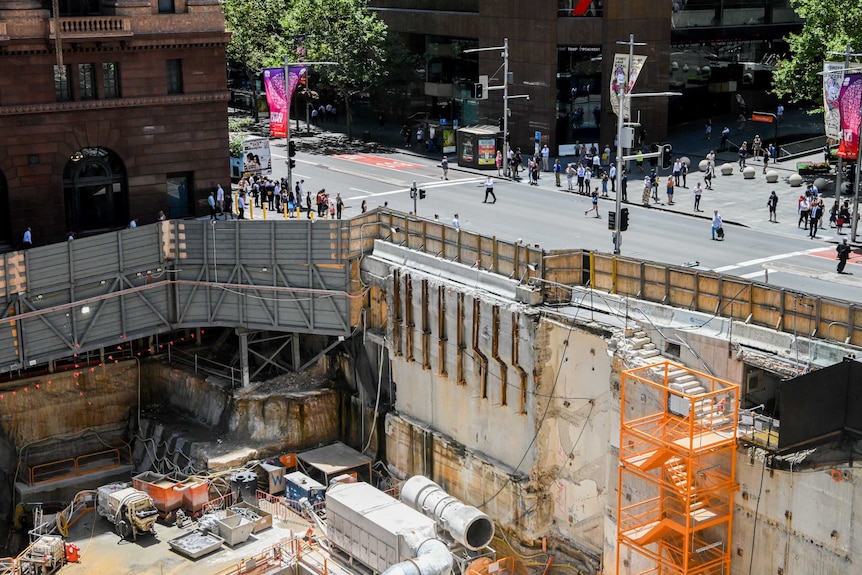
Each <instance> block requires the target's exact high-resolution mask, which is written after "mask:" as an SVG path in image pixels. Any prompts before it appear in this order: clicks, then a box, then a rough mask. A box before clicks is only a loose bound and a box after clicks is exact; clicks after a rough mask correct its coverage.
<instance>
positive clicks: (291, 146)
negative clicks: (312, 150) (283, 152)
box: [287, 140, 296, 158]
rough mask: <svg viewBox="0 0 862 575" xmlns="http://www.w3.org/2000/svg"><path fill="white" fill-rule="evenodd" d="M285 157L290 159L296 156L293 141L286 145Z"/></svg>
mask: <svg viewBox="0 0 862 575" xmlns="http://www.w3.org/2000/svg"><path fill="white" fill-rule="evenodd" d="M287 155H288V156H290V157H291V158H292V157H294V156H295V155H296V142H294V141H293V140H291V141H290V142H288V143H287Z"/></svg>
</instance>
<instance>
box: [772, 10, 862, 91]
mask: <svg viewBox="0 0 862 575" xmlns="http://www.w3.org/2000/svg"><path fill="white" fill-rule="evenodd" d="M791 4H792V6H793V8H794V9H795V10H796V13H797V14H799V16H800V17H802V18H804V19H805V24H804V26H803V28H802V32H800V33H798V34H791V35H790V36H789V37H788V43H789V45H790V56H789V57H788V58H786V59H783V60H781V61H779V63H778V68H777V69H776V71H775V73H774V75H773V92H774V93H775V94H776V95H777V96H779V97H780V98H784V99H786V100H787V101H790V102H799V101H804V100H812V99H817V98H819V97H820V92H821V86H822V81H821V78H820V76H818V75H817V73H818V72H822V71H823V62H824V61H827V60H830V61H839V62H840V61H843V58H842V57H841V56H840V55H832V54H829V52H830V51H834V52H844V50H845V48H846V46H847V45H849V46H850V51H851V52H858V51H859V48H862V32H860V30H862V5H860V4H859V3H858V2H847V1H846V0H791Z"/></svg>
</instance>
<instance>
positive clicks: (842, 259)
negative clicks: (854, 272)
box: [835, 238, 850, 274]
mask: <svg viewBox="0 0 862 575" xmlns="http://www.w3.org/2000/svg"><path fill="white" fill-rule="evenodd" d="M835 250H836V251H837V252H838V273H839V274H843V273H846V272H845V271H844V266H846V265H847V260H848V259H849V258H850V246H849V245H847V238H844V239H843V240H842V241H841V243H840V244H838V247H836V248H835Z"/></svg>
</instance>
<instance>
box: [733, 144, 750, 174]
mask: <svg viewBox="0 0 862 575" xmlns="http://www.w3.org/2000/svg"><path fill="white" fill-rule="evenodd" d="M736 154H737V155H738V156H739V171H740V173H742V170H743V169H744V168H745V159H746V158H747V157H748V142H742V145H741V146H739V151H737V152H736Z"/></svg>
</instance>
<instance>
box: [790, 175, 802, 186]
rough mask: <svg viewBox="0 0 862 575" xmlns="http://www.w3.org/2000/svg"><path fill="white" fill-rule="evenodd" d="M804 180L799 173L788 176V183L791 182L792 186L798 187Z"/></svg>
mask: <svg viewBox="0 0 862 575" xmlns="http://www.w3.org/2000/svg"><path fill="white" fill-rule="evenodd" d="M804 181H805V180H803V179H802V176H800V175H799V174H790V177H789V178H787V183H789V184H790V187H791V188H798V187H799V186H801V185H802V182H804Z"/></svg>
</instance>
